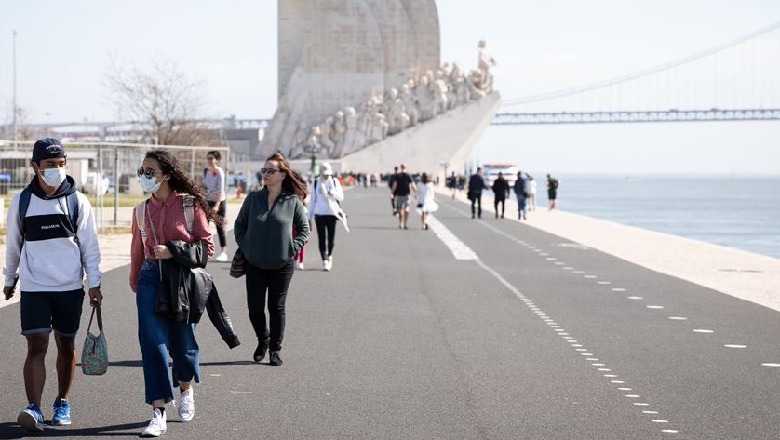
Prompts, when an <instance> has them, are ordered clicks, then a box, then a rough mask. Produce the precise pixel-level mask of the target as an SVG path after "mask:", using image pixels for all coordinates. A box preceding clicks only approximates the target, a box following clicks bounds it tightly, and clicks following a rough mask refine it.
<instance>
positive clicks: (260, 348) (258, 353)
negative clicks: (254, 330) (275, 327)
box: [252, 341, 268, 362]
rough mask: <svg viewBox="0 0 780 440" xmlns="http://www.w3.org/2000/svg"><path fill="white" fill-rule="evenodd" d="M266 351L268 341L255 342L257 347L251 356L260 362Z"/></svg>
mask: <svg viewBox="0 0 780 440" xmlns="http://www.w3.org/2000/svg"><path fill="white" fill-rule="evenodd" d="M266 351H268V341H259V342H258V343H257V349H255V354H254V355H252V358H253V359H254V360H255V362H260V361H262V360H263V358H264V357H265V352H266Z"/></svg>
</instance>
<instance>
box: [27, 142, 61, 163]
mask: <svg viewBox="0 0 780 440" xmlns="http://www.w3.org/2000/svg"><path fill="white" fill-rule="evenodd" d="M56 157H68V155H67V154H65V147H63V146H62V143H61V142H60V140H59V139H54V138H43V139H38V140H37V141H35V145H33V156H32V160H33V162H40V161H42V160H46V159H51V158H56Z"/></svg>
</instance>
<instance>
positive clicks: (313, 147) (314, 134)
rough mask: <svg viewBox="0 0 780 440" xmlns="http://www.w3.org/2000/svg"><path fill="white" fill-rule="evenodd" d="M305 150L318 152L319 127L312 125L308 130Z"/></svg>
mask: <svg viewBox="0 0 780 440" xmlns="http://www.w3.org/2000/svg"><path fill="white" fill-rule="evenodd" d="M306 151H307V152H309V153H313V154H318V153H321V152H320V127H318V126H316V125H315V126H314V127H312V128H311V130H309V137H308V139H306Z"/></svg>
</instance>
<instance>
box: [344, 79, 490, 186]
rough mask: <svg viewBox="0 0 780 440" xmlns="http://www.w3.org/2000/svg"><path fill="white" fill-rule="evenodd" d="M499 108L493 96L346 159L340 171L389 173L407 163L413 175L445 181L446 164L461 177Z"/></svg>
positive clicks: (440, 116)
mask: <svg viewBox="0 0 780 440" xmlns="http://www.w3.org/2000/svg"><path fill="white" fill-rule="evenodd" d="M500 106H501V95H500V94H499V93H498V92H493V93H491V94H490V95H488V96H486V97H485V98H482V99H480V100H478V101H472V102H470V103H468V104H466V105H463V106H461V107H458V108H455V109H453V110H450V111H448V112H446V113H442V114H440V115H438V116H437V117H436V118H434V119H431V120H429V121H427V122H425V123H424V124H421V125H419V126H417V127H412V128H410V129H407V130H405V131H403V132H401V133H399V134H397V135H395V136H391V137H389V138H387V139H385V140H383V141H381V142H377V143H375V144H372V145H369V146H368V147H366V148H364V149H362V150H360V151H357V152H355V153H352V154H350V155H348V156H345V157H344V158H342V159H341V164H340V169H341V170H343V171H355V172H387V171H389V170H392V169H393V167H394V166H398V165H399V164H400V163H405V164H406V166H407V168H408V169H409V170H410V171H412V172H423V171H425V172H427V173H429V174H432V175H434V176H439V177H440V178H443V177H444V165H443V164H447V169H448V170H453V171H455V172H456V173H458V172H459V170H462V169H463V165H464V163H465V161H466V159H467V158H468V155H469V153H471V150H472V149H473V148H474V146H475V145H476V143H477V140H479V138H480V136H482V133H483V132H484V131H485V129H486V128H487V127H488V125H490V122H491V121H492V120H493V117H494V116H495V114H496V112H497V111H498V108H499V107H500Z"/></svg>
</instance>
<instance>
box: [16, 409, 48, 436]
mask: <svg viewBox="0 0 780 440" xmlns="http://www.w3.org/2000/svg"><path fill="white" fill-rule="evenodd" d="M16 421H17V422H19V426H21V427H22V428H23V429H24V430H25V431H27V432H43V414H42V413H41V409H40V408H38V405H36V404H34V403H31V404H29V405H28V406H27V408H25V409H23V410H22V412H20V413H19V417H18V418H17V419H16Z"/></svg>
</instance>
